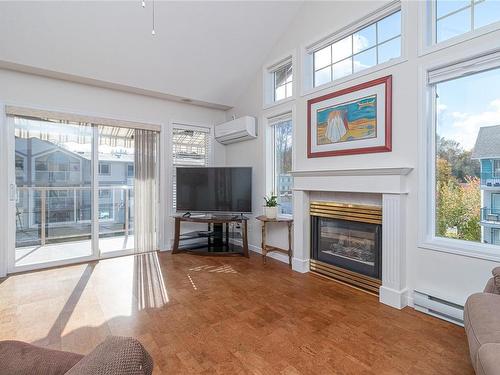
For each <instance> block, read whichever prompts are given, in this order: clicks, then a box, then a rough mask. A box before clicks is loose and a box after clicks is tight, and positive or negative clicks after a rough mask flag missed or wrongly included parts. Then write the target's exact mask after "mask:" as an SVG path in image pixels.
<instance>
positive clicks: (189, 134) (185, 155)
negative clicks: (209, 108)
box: [172, 124, 211, 210]
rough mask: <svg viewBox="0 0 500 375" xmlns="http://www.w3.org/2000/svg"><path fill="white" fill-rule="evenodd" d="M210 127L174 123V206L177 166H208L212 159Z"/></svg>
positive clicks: (174, 206)
mask: <svg viewBox="0 0 500 375" xmlns="http://www.w3.org/2000/svg"><path fill="white" fill-rule="evenodd" d="M210 146H211V144H210V129H209V128H203V127H194V126H186V125H177V124H174V128H173V134H172V157H173V167H174V168H173V173H172V185H173V195H172V196H173V208H174V210H175V208H176V193H177V191H176V189H177V186H176V178H177V175H176V167H190V166H193V167H208V166H209V164H210V163H209V161H210V157H209V156H210V152H211V147H210Z"/></svg>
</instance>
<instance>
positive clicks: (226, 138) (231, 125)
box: [215, 116, 257, 145]
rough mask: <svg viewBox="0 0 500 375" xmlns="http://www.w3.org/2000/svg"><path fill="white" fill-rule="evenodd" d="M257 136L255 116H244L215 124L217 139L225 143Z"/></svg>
mask: <svg viewBox="0 0 500 375" xmlns="http://www.w3.org/2000/svg"><path fill="white" fill-rule="evenodd" d="M254 138H257V123H256V120H255V117H252V116H243V117H240V118H237V119H235V120H232V121H228V122H225V123H223V124H219V125H216V126H215V139H216V140H217V141H218V142H220V143H222V144H223V145H228V144H231V143H236V142H242V141H247V140H249V139H254Z"/></svg>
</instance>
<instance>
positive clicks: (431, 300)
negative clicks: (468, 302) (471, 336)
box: [413, 290, 464, 327]
mask: <svg viewBox="0 0 500 375" xmlns="http://www.w3.org/2000/svg"><path fill="white" fill-rule="evenodd" d="M413 305H414V308H415V310H417V311H421V312H423V313H426V314H429V315H432V316H435V317H437V318H440V319H443V320H446V321H448V322H451V323H454V324H457V325H459V326H462V327H463V325H464V307H463V306H461V305H459V304H457V303H454V302H450V301H447V300H445V299H442V298H440V297H436V296H433V295H432V294H429V293H425V292H422V291H417V290H415V291H414V292H413Z"/></svg>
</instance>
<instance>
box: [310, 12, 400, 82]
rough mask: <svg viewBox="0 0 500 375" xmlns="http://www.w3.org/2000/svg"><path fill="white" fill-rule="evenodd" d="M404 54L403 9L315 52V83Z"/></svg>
mask: <svg viewBox="0 0 500 375" xmlns="http://www.w3.org/2000/svg"><path fill="white" fill-rule="evenodd" d="M400 56H401V10H398V11H396V12H394V13H392V14H390V15H389V16H386V17H384V18H382V19H380V20H379V21H376V22H374V23H372V24H370V25H368V26H365V27H363V28H361V29H359V30H358V31H356V32H354V33H352V34H350V35H348V36H346V37H344V38H343V39H340V40H337V41H335V42H333V43H332V44H329V45H327V46H326V47H323V48H321V49H318V50H316V51H314V52H313V72H314V77H313V86H314V87H317V86H320V85H323V84H325V83H328V82H331V81H335V80H337V79H339V78H342V77H345V76H348V75H350V74H353V73H357V72H359V71H362V70H364V69H367V68H370V67H372V66H375V65H378V64H382V63H385V62H387V61H389V60H391V59H395V58H398V57H400Z"/></svg>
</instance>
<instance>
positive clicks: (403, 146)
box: [226, 1, 500, 303]
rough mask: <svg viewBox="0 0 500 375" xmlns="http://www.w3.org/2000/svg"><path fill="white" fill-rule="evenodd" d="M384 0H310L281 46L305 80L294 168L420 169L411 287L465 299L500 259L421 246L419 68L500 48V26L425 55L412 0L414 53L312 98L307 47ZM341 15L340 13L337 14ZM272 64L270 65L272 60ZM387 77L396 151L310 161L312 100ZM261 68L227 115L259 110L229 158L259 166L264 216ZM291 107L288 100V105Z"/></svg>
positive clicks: (411, 216) (414, 189)
mask: <svg viewBox="0 0 500 375" xmlns="http://www.w3.org/2000/svg"><path fill="white" fill-rule="evenodd" d="M383 4H384V2H372V1H369V2H368V1H365V2H362V1H351V2H349V1H336V2H311V3H307V2H306V3H305V4H304V5H303V6H302V8H301V9H300V10H299V12H298V16H296V18H295V19H294V20H293V21H292V23H291V25H290V26H289V28H288V30H287V32H286V33H285V35H284V36H283V37H282V38H281V40H280V41H279V42H278V43H277V44H276V45H275V47H274V49H273V52H272V54H271V55H270V56H269V59H268V61H267V63H269V64H270V63H272V62H275V61H276V60H278V59H280V58H282V57H283V56H284V55H286V54H288V53H289V52H290V51H292V50H293V51H295V53H296V56H297V65H298V66H295V67H294V69H295V70H294V79H295V80H298V81H297V82H298V86H296V91H298V94H297V93H296V98H295V100H294V101H293V102H292V103H291V105H294V106H295V114H296V120H295V123H294V124H293V125H294V127H295V144H294V162H295V165H294V169H295V170H316V169H351V168H352V169H354V168H377V167H413V168H414V170H413V171H412V172H411V174H410V175H409V176H408V186H409V194H408V201H407V202H408V210H407V225H408V229H407V233H408V236H407V239H406V251H407V254H406V259H407V272H406V274H407V275H408V276H407V285H408V286H409V288H410V291H412V290H414V289H420V290H425V291H432V292H435V293H437V295H440V296H443V298H447V299H449V300H451V301H456V302H457V303H464V302H465V299H466V298H467V296H468V295H470V294H471V293H474V292H477V291H480V290H482V288H483V287H484V284H485V282H486V280H487V279H488V278H489V277H490V272H491V269H492V268H493V267H494V266H496V265H498V263H495V262H492V261H487V260H482V259H478V258H472V257H467V256H460V255H454V254H450V253H444V252H438V251H433V250H427V249H423V248H419V247H418V245H417V241H418V227H417V226H418V191H419V188H420V187H421V186H422V185H421V182H419V178H418V175H419V160H420V159H419V158H420V156H419V150H418V141H417V140H418V138H419V123H418V116H419V113H418V112H419V106H418V103H419V77H418V75H419V68H420V66H421V65H422V64H426V63H430V62H434V61H440V60H442V58H443V57H450V58H457V59H458V58H460V57H461V56H463V54H464V53H465V51H467V53H471V54H473V53H474V51H479V50H480V49H481V48H482V46H484V45H489V46H494V45H498V39H499V38H500V31H496V32H493V33H491V34H488V35H485V36H482V37H480V38H477V39H472V40H470V41H468V42H466V43H463V44H462V45H458V46H453V47H449V48H446V49H443V50H440V51H438V52H435V53H432V54H428V55H424V56H420V57H419V56H418V32H417V30H418V2H414V1H405V2H404V3H403V6H404V7H405V8H406V9H407V11H408V17H407V18H406V21H407V23H406V25H405V30H406V33H405V36H406V38H405V39H406V48H407V56H406V60H405V61H404V62H402V63H400V64H398V65H394V66H392V67H390V68H387V69H384V70H381V71H378V72H375V73H373V74H369V75H365V76H362V77H359V78H356V79H353V80H351V81H349V82H346V83H343V84H340V85H337V86H336V87H333V88H329V89H324V90H321V91H319V92H316V93H314V94H311V95H306V96H301V94H300V71H301V66H300V64H301V62H300V52H301V51H300V47H301V46H302V45H304V44H307V43H310V42H313V41H314V40H318V39H320V38H321V37H323V36H326V35H329V34H331V33H333V32H335V31H337V30H339V29H341V28H342V27H344V26H346V25H348V24H349V23H351V22H355V21H357V20H359V19H360V17H362V15H363V14H368V13H370V12H372V11H374V10H376V9H378V8H380V7H381V6H382V5H383ZM334 14H337V15H341V17H332V15H334ZM403 22H404V21H403ZM265 66H268V65H267V64H266V65H265ZM386 75H392V76H393V150H392V152H388V153H379V154H369V155H351V156H338V157H326V158H313V159H308V158H307V153H306V147H307V144H306V139H307V133H306V127H307V100H308V99H311V98H314V97H317V96H320V95H324V94H327V93H329V92H333V91H337V90H340V89H343V88H346V87H350V86H353V85H356V84H359V83H362V82H366V81H369V80H372V79H375V78H379V77H383V76H386ZM262 81H263V79H262V72H261V71H259V72H258V73H257V74H256V76H255V79H254V80H253V83H252V85H251V86H250V87H249V88H248V89H247V92H246V94H245V95H243V96H242V97H241V98H240V99H239V100H238V101H237V105H236V106H235V108H234V109H233V110H231V111H228V112H227V118H228V119H229V118H230V117H231V116H232V115H233V114H234V115H236V116H237V117H238V116H243V115H252V116H256V117H257V119H258V131H259V136H258V138H257V139H256V140H252V141H248V142H242V143H236V144H233V145H229V146H227V147H226V163H227V165H234V166H252V167H253V168H254V192H253V194H254V196H253V202H254V207H253V210H254V213H255V214H257V215H260V214H261V213H262V207H261V206H262V203H263V200H262V197H263V196H264V195H265V194H266V191H265V186H266V183H265V175H266V172H265V153H266V149H265V129H263V119H264V118H265V117H267V116H269V113H270V111H276V110H277V109H276V108H273V109H272V110H264V109H263V97H262V96H263V87H262ZM289 106H290V104H284V105H281V106H280V107H281V108H288V107H289ZM249 228H250V235H249V241H250V244H251V245H253V246H254V248H260V227H259V225H258V222H257V221H256V220H251V222H250V224H249ZM269 237H270V238H271V242H273V244H274V245H277V246H282V247H285V246H286V234H285V231H284V228H280V229H277V230H272V233H271V234H270V236H269ZM410 303H411V300H410Z"/></svg>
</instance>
